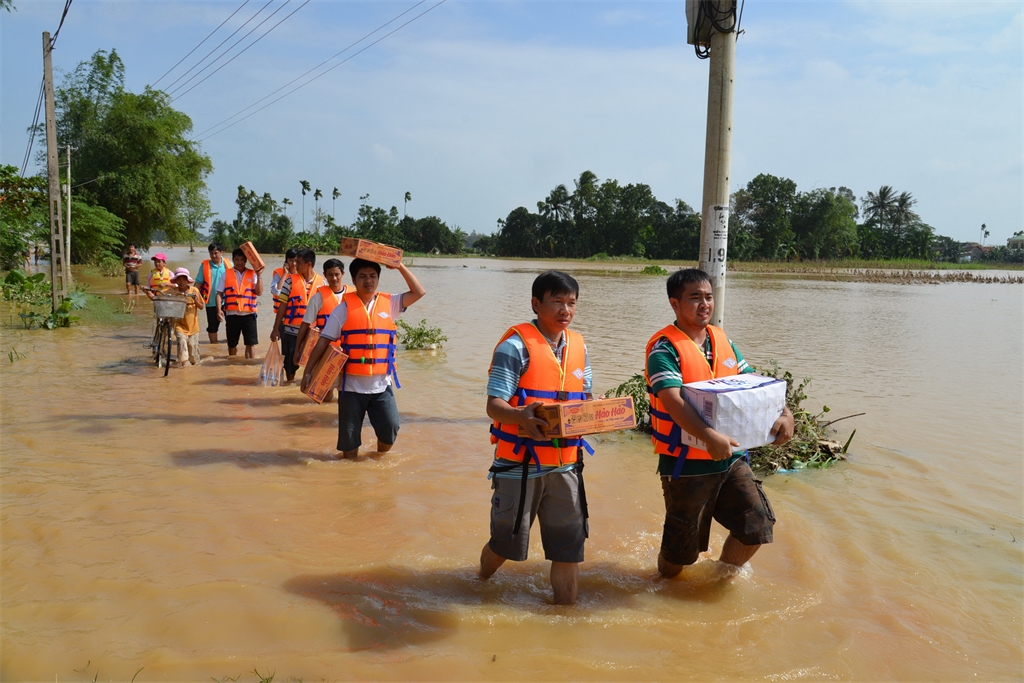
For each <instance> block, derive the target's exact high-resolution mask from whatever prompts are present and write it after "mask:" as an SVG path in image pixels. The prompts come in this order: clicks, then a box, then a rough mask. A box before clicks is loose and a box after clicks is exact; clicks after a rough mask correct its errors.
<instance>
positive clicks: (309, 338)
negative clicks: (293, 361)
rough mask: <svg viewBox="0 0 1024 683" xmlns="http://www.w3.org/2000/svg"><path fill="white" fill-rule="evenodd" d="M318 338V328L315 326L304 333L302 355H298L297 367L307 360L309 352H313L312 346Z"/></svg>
mask: <svg viewBox="0 0 1024 683" xmlns="http://www.w3.org/2000/svg"><path fill="white" fill-rule="evenodd" d="M319 340H320V330H318V329H317V328H315V327H311V328H309V331H308V332H307V333H306V341H304V342H303V343H302V355H301V356H299V367H300V368H301V367H303V366H304V365H305V364H306V361H308V360H309V354H310V353H312V352H313V347H314V346H316V343H317V342H318V341H319Z"/></svg>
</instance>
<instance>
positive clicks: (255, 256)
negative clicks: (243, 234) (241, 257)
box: [238, 242, 267, 270]
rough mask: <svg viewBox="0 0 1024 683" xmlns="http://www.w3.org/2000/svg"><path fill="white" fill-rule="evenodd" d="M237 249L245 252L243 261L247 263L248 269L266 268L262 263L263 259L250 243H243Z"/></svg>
mask: <svg viewBox="0 0 1024 683" xmlns="http://www.w3.org/2000/svg"><path fill="white" fill-rule="evenodd" d="M238 248H239V249H241V250H242V251H244V252H245V260H246V261H248V262H249V267H250V268H252V269H253V270H259V269H260V268H266V267H267V264H266V263H264V262H263V257H262V256H260V253H259V252H258V251H256V247H254V246H253V244H252V242H245V243H244V244H242V246H240V247H238Z"/></svg>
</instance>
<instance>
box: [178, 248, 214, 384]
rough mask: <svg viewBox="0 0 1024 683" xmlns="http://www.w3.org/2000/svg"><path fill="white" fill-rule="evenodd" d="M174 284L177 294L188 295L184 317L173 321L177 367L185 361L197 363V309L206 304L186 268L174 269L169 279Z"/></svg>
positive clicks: (199, 309) (198, 360) (181, 366)
mask: <svg viewBox="0 0 1024 683" xmlns="http://www.w3.org/2000/svg"><path fill="white" fill-rule="evenodd" d="M171 282H172V283H174V286H175V287H177V288H178V294H184V295H185V296H186V297H188V303H187V304H185V317H184V318H178V319H177V320H175V321H174V338H175V339H176V340H177V341H178V367H179V368H183V367H185V363H191V364H192V365H198V364H199V363H200V362H201V361H200V359H199V311H201V310H202V309H203V308H204V307H205V306H206V300H205V299H203V295H202V294H200V293H199V289H198V288H197V287H194V286H193V283H195V280H194V279H192V275H191V274H190V273H189V272H188V268H178V269H177V270H176V271H174V277H173V278H172V279H171Z"/></svg>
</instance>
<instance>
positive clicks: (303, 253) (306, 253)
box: [297, 249, 316, 266]
mask: <svg viewBox="0 0 1024 683" xmlns="http://www.w3.org/2000/svg"><path fill="white" fill-rule="evenodd" d="M297 255H298V257H299V258H300V259H302V260H303V261H305V262H306V263H308V264H309V265H311V266H315V265H316V252H315V251H313V250H312V249H299V253H298V254H297Z"/></svg>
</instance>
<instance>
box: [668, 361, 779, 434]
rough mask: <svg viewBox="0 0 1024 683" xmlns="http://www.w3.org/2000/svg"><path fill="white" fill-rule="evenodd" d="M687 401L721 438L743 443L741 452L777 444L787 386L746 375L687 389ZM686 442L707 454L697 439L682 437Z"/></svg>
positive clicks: (768, 379) (685, 390) (684, 432)
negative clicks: (776, 426)
mask: <svg viewBox="0 0 1024 683" xmlns="http://www.w3.org/2000/svg"><path fill="white" fill-rule="evenodd" d="M683 398H684V399H685V400H686V402H687V403H689V404H690V405H691V406H693V408H694V409H695V410H696V411H697V413H698V414H700V416H701V419H702V420H704V422H705V423H706V424H707V425H708V426H709V427H711V428H712V429H714V430H715V431H716V432H718V433H719V434H724V435H725V436H731V437H732V438H734V439H736V441H738V442H739V444H740V445H739V448H738V449H737V450H746V449H748V448H757V447H759V446H764V445H766V444H770V443H772V442H773V441H774V440H775V437H774V436H773V435H772V433H771V431H772V426H773V425H774V424H775V421H776V420H777V419H779V416H780V415H782V412H783V410H784V409H785V408H786V382H785V380H781V379H776V378H774V377H763V376H761V375H755V374H746V375H735V376H732V377H722V378H720V379H709V380H706V381H703V382H691V383H689V384H684V385H683ZM682 436H683V439H682V442H683V443H684V444H686V445H688V446H695V447H697V448H700V449H702V450H706V448H707V447H706V445H705V444H704V442H703V441H701V440H699V439H698V438H697V437H695V436H693V435H691V434H688V433H687V432H686V431H685V430H684V431H683V433H682Z"/></svg>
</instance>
